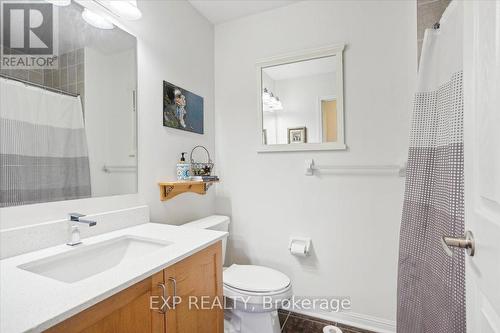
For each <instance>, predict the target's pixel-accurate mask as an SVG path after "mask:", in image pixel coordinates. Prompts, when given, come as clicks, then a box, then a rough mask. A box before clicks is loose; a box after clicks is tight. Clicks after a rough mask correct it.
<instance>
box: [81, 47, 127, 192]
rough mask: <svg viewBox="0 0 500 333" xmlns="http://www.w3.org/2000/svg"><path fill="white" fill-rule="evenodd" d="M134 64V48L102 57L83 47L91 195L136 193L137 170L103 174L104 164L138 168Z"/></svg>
mask: <svg viewBox="0 0 500 333" xmlns="http://www.w3.org/2000/svg"><path fill="white" fill-rule="evenodd" d="M136 63H137V62H136V54H135V50H134V49H131V50H127V51H122V52H119V53H112V54H103V53H101V52H100V51H99V50H97V49H94V48H88V47H86V48H85V95H84V96H85V103H84V105H85V130H86V134H87V143H88V149H89V163H90V180H91V186H92V196H109V195H119V194H125V193H126V194H129V193H136V192H137V173H136V171H133V170H128V171H127V170H123V171H119V172H111V173H108V172H105V171H103V166H104V165H108V166H109V165H122V166H135V165H137V162H136V156H137V153H136V152H135V143H136V138H135V135H136V133H135V132H136V129H135V128H134V127H135V125H136V121H135V120H134V118H135V117H136V114H135V112H134V107H133V92H134V90H136V89H137V87H136V70H135V68H134V67H135V66H136ZM124 171H125V172H124Z"/></svg>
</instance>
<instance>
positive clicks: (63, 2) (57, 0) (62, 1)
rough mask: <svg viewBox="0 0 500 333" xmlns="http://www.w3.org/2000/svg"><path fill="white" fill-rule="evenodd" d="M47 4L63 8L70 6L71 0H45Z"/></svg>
mask: <svg viewBox="0 0 500 333" xmlns="http://www.w3.org/2000/svg"><path fill="white" fill-rule="evenodd" d="M46 1H47V2H48V3H51V4H53V5H54V6H59V7H64V6H69V5H71V0H46Z"/></svg>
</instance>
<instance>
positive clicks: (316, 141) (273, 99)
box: [256, 44, 346, 152]
mask: <svg viewBox="0 0 500 333" xmlns="http://www.w3.org/2000/svg"><path fill="white" fill-rule="evenodd" d="M343 50H344V44H338V45H332V46H327V47H322V48H318V49H314V50H306V51H301V52H296V53H293V54H288V55H283V56H278V57H273V58H269V59H266V60H262V61H260V62H258V63H257V66H256V67H257V69H256V70H257V86H258V97H257V98H258V105H259V108H258V120H259V122H258V123H259V126H260V128H259V129H258V131H257V134H258V149H257V150H258V151H259V152H279V151H307V150H345V149H346V145H345V140H344V98H343V95H344V91H343Z"/></svg>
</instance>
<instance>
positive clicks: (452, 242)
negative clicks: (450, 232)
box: [441, 231, 476, 257]
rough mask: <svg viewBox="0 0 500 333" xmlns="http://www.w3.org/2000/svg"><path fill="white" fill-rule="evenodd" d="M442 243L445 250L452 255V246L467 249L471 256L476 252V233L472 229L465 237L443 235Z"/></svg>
mask: <svg viewBox="0 0 500 333" xmlns="http://www.w3.org/2000/svg"><path fill="white" fill-rule="evenodd" d="M441 245H442V246H443V250H444V252H445V253H446V254H447V255H449V256H450V257H452V256H453V250H452V249H451V248H450V247H458V248H461V249H465V250H466V251H467V254H468V255H469V256H471V257H473V256H474V253H475V252H476V244H475V242H474V235H473V234H472V232H470V231H467V232H466V233H465V236H464V237H450V236H442V237H441Z"/></svg>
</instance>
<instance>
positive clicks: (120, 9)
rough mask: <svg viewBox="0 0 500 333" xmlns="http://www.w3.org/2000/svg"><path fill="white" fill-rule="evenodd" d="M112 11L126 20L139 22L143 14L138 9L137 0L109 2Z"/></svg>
mask: <svg viewBox="0 0 500 333" xmlns="http://www.w3.org/2000/svg"><path fill="white" fill-rule="evenodd" d="M109 7H110V10H111V11H113V12H114V13H116V14H117V15H118V16H120V17H123V18H124V19H126V20H138V19H140V18H141V16H142V13H141V11H140V10H139V8H137V0H114V1H109Z"/></svg>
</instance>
